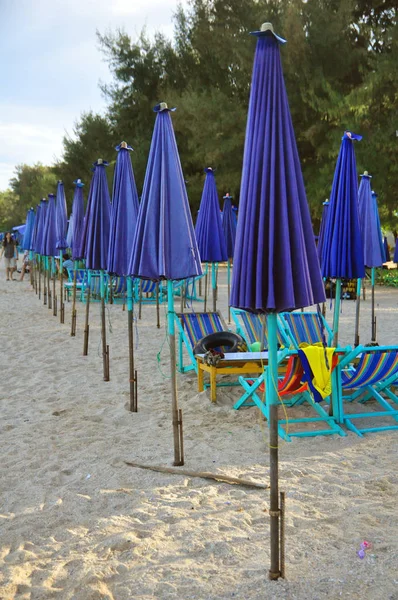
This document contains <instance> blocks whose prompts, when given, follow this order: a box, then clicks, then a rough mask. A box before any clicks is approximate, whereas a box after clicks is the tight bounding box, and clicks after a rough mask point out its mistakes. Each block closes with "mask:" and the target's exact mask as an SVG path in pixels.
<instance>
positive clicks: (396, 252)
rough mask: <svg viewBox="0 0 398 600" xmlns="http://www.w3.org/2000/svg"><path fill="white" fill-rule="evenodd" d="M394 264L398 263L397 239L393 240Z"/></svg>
mask: <svg viewBox="0 0 398 600" xmlns="http://www.w3.org/2000/svg"><path fill="white" fill-rule="evenodd" d="M393 260H394V262H395V263H398V238H397V239H396V240H395V250H394V259H393Z"/></svg>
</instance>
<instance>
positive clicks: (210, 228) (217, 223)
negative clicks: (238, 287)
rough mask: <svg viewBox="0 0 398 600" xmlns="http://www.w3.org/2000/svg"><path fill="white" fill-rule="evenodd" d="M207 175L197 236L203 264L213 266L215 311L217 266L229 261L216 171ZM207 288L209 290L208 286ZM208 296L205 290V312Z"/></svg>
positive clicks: (214, 306)
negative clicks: (215, 175)
mask: <svg viewBox="0 0 398 600" xmlns="http://www.w3.org/2000/svg"><path fill="white" fill-rule="evenodd" d="M205 173H206V179H205V184H204V186H203V192H202V198H201V201H200V206H199V213H198V218H197V221H196V227H195V234H196V239H197V242H198V248H199V254H200V258H201V260H202V262H206V263H211V266H212V288H213V310H214V311H215V310H216V298H217V279H216V271H217V269H216V265H217V264H218V263H219V262H224V261H226V260H228V254H227V246H226V242H225V236H224V231H223V226H222V220H221V214H220V204H219V202H218V194H217V187H216V180H215V177H214V171H213V169H212V168H211V167H208V168H207V169H205ZM206 274H207V266H206ZM205 288H207V285H206V284H205ZM206 294H207V289H205V306H204V309H205V310H206V299H207V295H206Z"/></svg>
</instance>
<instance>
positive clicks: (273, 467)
mask: <svg viewBox="0 0 398 600" xmlns="http://www.w3.org/2000/svg"><path fill="white" fill-rule="evenodd" d="M267 322H268V361H269V362H268V373H267V375H268V385H267V402H268V406H269V427H270V443H269V447H270V488H271V489H270V511H269V514H270V530H271V568H270V571H269V578H270V579H278V578H279V577H280V576H281V573H280V553H279V541H280V540H279V516H280V510H279V474H278V460H279V457H278V388H277V386H278V345H277V344H278V338H277V315H276V313H270V314H268V316H267Z"/></svg>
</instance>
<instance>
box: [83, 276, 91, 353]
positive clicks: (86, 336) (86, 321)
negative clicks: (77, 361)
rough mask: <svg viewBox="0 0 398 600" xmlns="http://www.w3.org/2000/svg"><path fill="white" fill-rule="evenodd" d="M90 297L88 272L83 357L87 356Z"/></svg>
mask: <svg viewBox="0 0 398 600" xmlns="http://www.w3.org/2000/svg"><path fill="white" fill-rule="evenodd" d="M90 296H91V277H90V272H88V275H87V298H86V318H85V322H84V338H83V356H87V354H88V336H89V332H90V325H89V317H90Z"/></svg>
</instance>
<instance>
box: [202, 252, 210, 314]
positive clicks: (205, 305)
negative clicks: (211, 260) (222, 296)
mask: <svg viewBox="0 0 398 600" xmlns="http://www.w3.org/2000/svg"><path fill="white" fill-rule="evenodd" d="M208 266H209V265H208V264H207V263H206V271H205V296H204V305H203V309H204V312H206V309H207V271H208Z"/></svg>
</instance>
